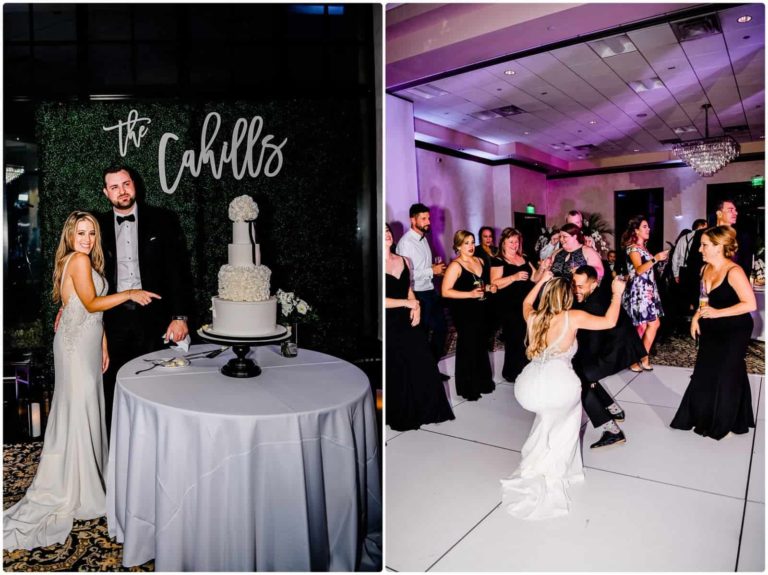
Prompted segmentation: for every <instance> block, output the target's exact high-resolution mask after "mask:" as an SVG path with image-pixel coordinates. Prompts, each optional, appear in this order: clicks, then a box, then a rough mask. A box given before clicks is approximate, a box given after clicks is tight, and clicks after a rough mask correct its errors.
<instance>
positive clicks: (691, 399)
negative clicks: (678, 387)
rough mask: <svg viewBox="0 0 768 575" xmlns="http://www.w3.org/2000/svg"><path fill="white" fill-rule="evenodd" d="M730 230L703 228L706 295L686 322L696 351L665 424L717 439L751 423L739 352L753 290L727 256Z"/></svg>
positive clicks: (732, 240) (747, 331)
mask: <svg viewBox="0 0 768 575" xmlns="http://www.w3.org/2000/svg"><path fill="white" fill-rule="evenodd" d="M737 248H738V245H737V244H736V231H735V230H734V229H733V228H731V227H730V226H716V227H713V228H709V229H708V230H706V231H705V232H704V235H702V236H701V248H700V251H701V253H702V255H703V256H704V261H705V262H706V265H705V266H704V269H703V273H702V281H703V283H704V287H705V289H706V292H707V294H708V296H709V302H708V304H707V305H706V306H704V307H700V308H699V310H698V311H697V312H696V314H695V315H694V316H693V321H692V322H691V335H692V336H693V337H694V338H696V336H697V335H698V336H699V351H698V353H697V355H696V365H695V367H694V368H693V375H692V376H691V382H690V384H689V385H688V389H686V390H685V395H683V400H682V402H681V403H680V407H679V408H678V410H677V414H676V415H675V418H674V419H673V420H672V423H671V426H672V427H674V428H675V429H686V430H688V429H691V428H693V431H694V432H696V433H698V434H699V435H703V436H706V437H711V438H713V439H722V438H723V437H725V436H726V435H728V434H730V433H736V434H740V433H748V432H749V428H750V427H754V426H755V417H754V413H753V412H752V393H751V391H750V387H749V378H748V377H747V365H746V362H745V359H744V358H745V356H746V353H747V345H748V344H749V340H750V337H751V334H752V317H751V316H750V315H749V313H750V312H751V311H754V310H755V309H757V304H756V302H755V294H754V292H753V291H752V287H751V286H750V285H749V280H748V279H747V276H746V274H745V273H744V270H742V269H741V267H739V265H738V264H736V263H734V262H733V261H732V260H731V259H730V258H731V257H732V256H733V255H734V254H735V253H736V249H737Z"/></svg>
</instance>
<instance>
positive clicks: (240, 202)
mask: <svg viewBox="0 0 768 575" xmlns="http://www.w3.org/2000/svg"><path fill="white" fill-rule="evenodd" d="M258 215H259V208H258V206H257V205H256V202H254V201H253V199H252V198H251V197H250V196H240V197H238V198H235V199H234V200H232V203H231V204H229V219H230V220H232V243H231V244H229V249H228V256H229V259H228V262H229V263H227V264H226V265H223V266H221V269H220V270H219V296H218V297H213V298H211V299H212V301H213V323H212V325H211V328H212V329H211V331H212V333H215V334H216V335H222V336H230V337H246V338H247V337H263V336H269V335H274V334H275V331H276V328H277V299H276V298H274V297H270V295H269V278H270V276H271V275H272V272H271V271H270V269H269V268H268V267H266V266H263V265H261V250H260V247H259V244H257V243H254V242H253V241H252V240H251V235H250V228H251V225H252V223H251V222H252V221H253V220H255V219H256V217H257V216H258Z"/></svg>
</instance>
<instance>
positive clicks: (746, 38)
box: [742, 36, 752, 40]
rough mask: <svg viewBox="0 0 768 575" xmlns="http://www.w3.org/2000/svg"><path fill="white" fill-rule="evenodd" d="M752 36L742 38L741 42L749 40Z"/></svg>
mask: <svg viewBox="0 0 768 575" xmlns="http://www.w3.org/2000/svg"><path fill="white" fill-rule="evenodd" d="M751 37H752V36H744V37H743V38H742V40H749V39H750V38H751Z"/></svg>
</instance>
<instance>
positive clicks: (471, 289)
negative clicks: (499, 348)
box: [442, 230, 496, 401]
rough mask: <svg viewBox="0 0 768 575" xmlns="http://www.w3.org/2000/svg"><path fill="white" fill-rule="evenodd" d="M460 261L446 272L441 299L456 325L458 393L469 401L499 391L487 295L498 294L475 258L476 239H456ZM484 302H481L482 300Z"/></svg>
mask: <svg viewBox="0 0 768 575" xmlns="http://www.w3.org/2000/svg"><path fill="white" fill-rule="evenodd" d="M453 251H454V252H456V254H457V257H456V259H454V260H453V261H452V262H451V263H450V264H449V265H448V267H447V268H446V270H445V277H444V278H443V288H442V295H443V297H444V298H446V299H447V300H448V301H449V306H450V310H451V315H452V316H453V321H454V323H455V325H456V393H457V394H459V395H460V396H461V397H463V398H465V399H466V400H468V401H477V400H478V399H480V394H482V393H491V392H492V391H493V390H494V389H496V384H495V383H494V382H493V375H492V373H491V361H490V359H489V357H488V346H487V335H488V333H487V326H486V314H487V305H488V298H487V297H485V296H486V291H488V292H491V293H495V292H496V288H495V286H493V285H491V284H490V277H489V272H488V269H487V268H486V267H485V266H484V265H483V262H482V260H481V259H480V258H477V257H475V256H474V253H475V236H474V235H472V232H468V231H466V230H459V231H458V232H456V235H455V236H454V237H453ZM481 298H482V299H481Z"/></svg>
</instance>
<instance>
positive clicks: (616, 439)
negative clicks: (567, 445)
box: [589, 431, 627, 449]
mask: <svg viewBox="0 0 768 575" xmlns="http://www.w3.org/2000/svg"><path fill="white" fill-rule="evenodd" d="M626 442H627V438H626V437H624V432H623V431H619V432H618V433H611V432H610V431H604V432H603V436H602V437H601V438H600V439H599V440H598V441H595V442H594V443H593V444H592V445H590V446H589V448H590V449H600V448H601V447H609V446H611V445H617V444H619V443H626Z"/></svg>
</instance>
